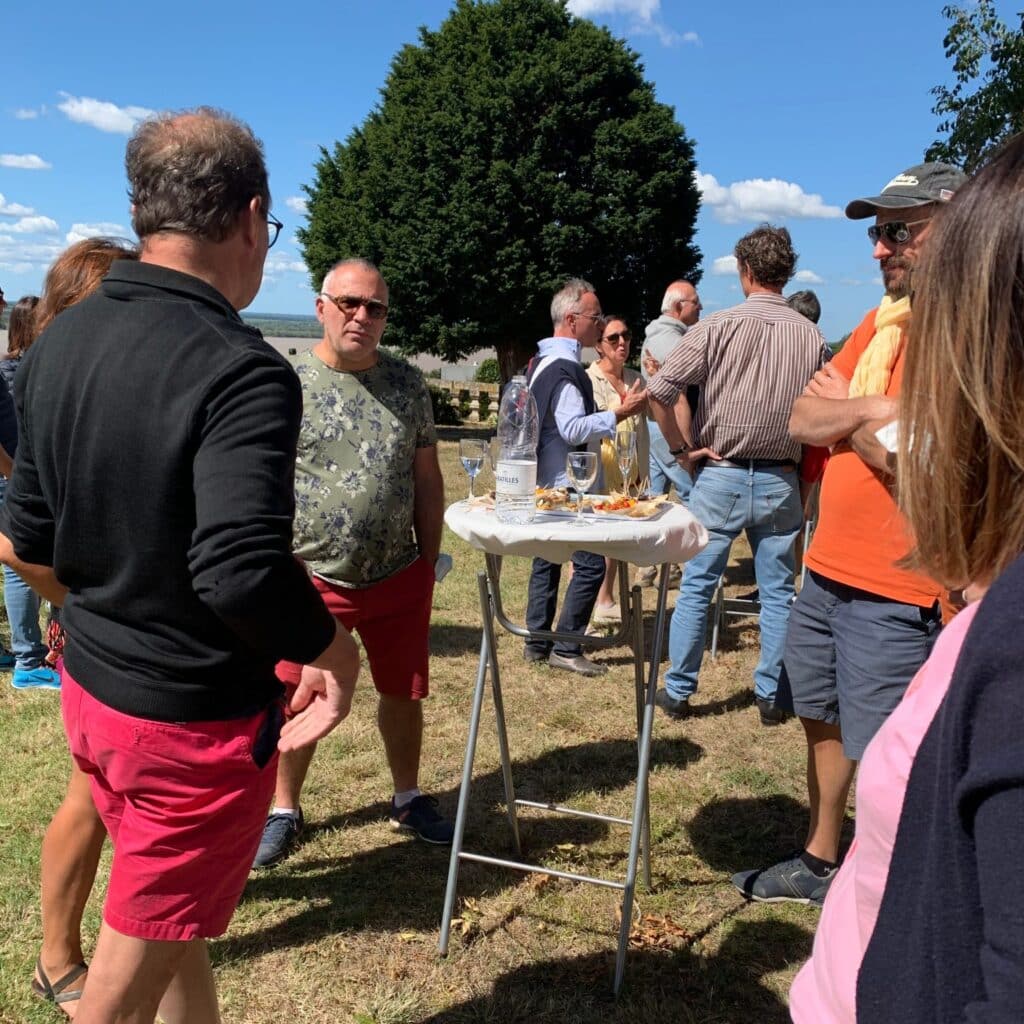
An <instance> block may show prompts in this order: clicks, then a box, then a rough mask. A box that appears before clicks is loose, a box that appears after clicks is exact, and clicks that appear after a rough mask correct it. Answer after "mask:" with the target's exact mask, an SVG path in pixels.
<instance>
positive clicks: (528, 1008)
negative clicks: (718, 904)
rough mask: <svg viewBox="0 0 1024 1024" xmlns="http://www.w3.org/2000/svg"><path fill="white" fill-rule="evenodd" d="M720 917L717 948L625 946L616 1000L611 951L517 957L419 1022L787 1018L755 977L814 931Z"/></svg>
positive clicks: (802, 954)
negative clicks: (532, 959) (486, 986)
mask: <svg viewBox="0 0 1024 1024" xmlns="http://www.w3.org/2000/svg"><path fill="white" fill-rule="evenodd" d="M725 927H726V928H727V933H726V935H725V938H724V940H723V942H722V945H721V947H720V948H719V950H718V951H717V953H716V954H715V955H713V956H708V957H701V956H698V955H697V954H695V953H694V952H692V951H691V950H690V949H688V948H680V949H676V950H673V951H671V952H662V951H654V950H631V951H630V953H629V957H628V959H627V962H626V975H625V980H624V982H623V987H622V991H621V993H620V997H619V999H618V1000H615V999H614V998H613V996H612V994H611V979H612V974H613V970H614V955H613V954H611V953H601V954H589V955H586V956H578V957H566V958H564V959H561V960H549V961H544V962H540V963H533V964H528V965H524V966H523V967H517V968H516V969H515V970H512V971H510V972H508V973H507V974H504V975H502V976H501V977H499V978H498V979H497V980H496V981H495V983H494V986H493V988H492V989H491V991H489V992H487V993H486V994H484V995H480V996H477V997H476V998H474V999H472V1000H470V1001H469V1002H465V1003H462V1004H460V1005H458V1006H454V1007H452V1008H450V1009H447V1010H444V1011H442V1012H440V1013H437V1014H434V1015H433V1016H431V1017H428V1018H425V1019H424V1020H422V1021H421V1022H420V1024H471V1022H483V1021H502V1022H503V1024H584V1022H586V1024H590V1022H591V1021H607V1022H610V1024H611V1022H615V1024H626V1022H630V1024H633V1022H637V1021H643V1022H644V1024H696V1022H700V1024H749V1022H751V1021H756V1022H758V1024H787V1022H788V1021H789V1019H790V1018H789V1011H788V1009H787V1007H786V1004H785V1002H783V1000H782V999H780V998H779V996H778V995H776V994H775V993H774V992H772V991H771V989H769V988H768V987H767V986H766V985H764V984H763V983H762V980H761V979H762V978H763V977H765V976H766V975H768V974H769V973H771V972H772V971H776V970H780V969H783V968H785V967H786V966H788V965H789V964H791V963H792V962H794V961H798V960H801V959H805V958H806V957H807V956H808V955H809V954H810V946H811V938H810V936H809V935H808V934H807V932H806V931H805V930H804V929H802V928H800V927H798V926H797V925H795V924H792V923H790V922H786V921H774V920H758V921H749V920H735V921H732V922H731V923H730V924H728V925H726V926H725ZM467 955H469V956H471V955H472V953H471V952H470V953H468V954H467Z"/></svg>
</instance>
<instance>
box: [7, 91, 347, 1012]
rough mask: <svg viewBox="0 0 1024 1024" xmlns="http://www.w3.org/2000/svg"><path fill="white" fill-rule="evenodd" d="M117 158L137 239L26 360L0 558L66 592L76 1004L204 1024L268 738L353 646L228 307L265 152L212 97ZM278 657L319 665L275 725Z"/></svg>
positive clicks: (257, 228)
mask: <svg viewBox="0 0 1024 1024" xmlns="http://www.w3.org/2000/svg"><path fill="white" fill-rule="evenodd" d="M126 162H127V170H128V178H129V185H130V193H131V199H132V203H133V206H132V219H133V226H134V228H135V231H136V233H137V234H138V236H139V238H140V240H141V258H140V261H139V262H138V263H128V262H127V261H120V262H122V263H123V264H124V265H123V266H115V267H114V268H113V269H112V270H111V271H110V273H109V274H108V275H107V277H106V278H105V279H104V282H103V284H102V285H101V287H100V289H99V291H98V292H97V293H95V294H94V295H93V296H91V297H89V298H87V299H85V300H84V301H82V302H81V303H79V304H78V305H76V306H74V307H72V308H71V309H70V310H68V311H67V312H66V313H64V314H62V315H61V316H59V317H58V318H57V319H56V320H55V321H54V323H53V324H52V325H51V326H50V327H49V328H48V329H47V330H46V331H45V332H44V334H43V335H42V337H41V338H40V339H39V341H38V342H37V343H36V344H35V345H34V346H33V348H32V350H31V351H30V352H29V354H28V355H27V356H26V358H25V361H24V363H23V365H22V367H21V371H20V372H19V374H18V380H17V384H16V389H15V390H16V394H15V400H16V404H17V408H18V416H19V423H20V445H19V450H18V457H17V462H16V468H15V472H14V475H13V477H12V479H11V482H10V485H9V489H8V492H7V500H6V504H5V506H4V508H3V510H2V512H0V531H2V533H3V535H4V538H3V544H2V545H0V560H3V561H4V562H6V563H7V564H10V565H12V566H13V567H14V568H15V569H16V570H17V571H19V572H20V573H22V574H23V575H24V577H25V578H26V579H27V580H28V581H29V582H30V583H32V584H33V585H34V586H35V587H36V588H37V589H38V590H39V591H40V592H41V593H43V594H44V596H48V597H50V599H51V600H53V601H54V602H55V603H57V604H63V615H62V621H63V623H64V626H65V628H66V630H67V634H68V643H67V647H66V649H65V669H64V677H63V687H62V690H63V693H62V704H63V712H64V722H65V728H66V731H67V734H68V742H69V745H70V747H71V752H72V754H73V756H74V758H75V760H76V762H77V764H78V765H79V767H80V768H81V769H82V770H83V771H85V772H86V773H87V774H88V775H89V776H90V780H91V783H92V793H93V799H94V801H95V803H96V806H97V809H98V810H99V812H100V815H101V817H102V818H103V820H104V824H105V825H106V827H107V829H108V831H109V833H110V835H111V838H112V840H113V844H114V858H113V863H112V867H111V878H110V885H109V888H108V895H107V900H106V903H105V905H104V923H103V926H102V929H101V931H100V936H99V940H98V943H97V946H96V952H95V955H94V957H93V961H92V965H91V967H90V968H89V976H88V981H87V983H86V985H85V990H84V994H83V996H82V999H81V1002H80V1003H79V1007H78V1011H77V1014H76V1020H78V1021H79V1024H97V1022H106V1021H110V1020H118V1021H124V1022H133V1024H134V1022H140V1024H141V1022H143V1021H145V1022H146V1024H150V1022H152V1021H153V1019H154V1017H155V1016H156V1014H157V1012H158V1010H159V1014H160V1017H161V1019H162V1020H164V1021H165V1022H167V1024H179V1022H184V1021H188V1022H189V1024H216V1022H218V1021H219V1019H220V1018H219V1014H218V1010H217V1001H216V993H215V990H214V985H213V976H212V973H211V971H210V965H209V959H208V956H207V952H206V944H205V940H206V938H208V937H212V936H216V935H219V934H221V933H223V931H224V930H225V929H226V927H227V924H228V922H229V920H230V918H231V915H232V913H233V912H234V908H235V906H236V904H237V902H238V898H239V896H240V895H241V891H242V887H243V886H244V884H245V878H246V874H247V872H248V869H249V865H250V864H251V863H252V858H253V854H254V853H255V850H256V846H257V843H258V842H259V836H260V832H261V829H262V825H263V818H264V815H265V814H266V809H267V805H268V803H269V799H270V795H271V793H272V791H273V785H274V776H275V768H276V760H277V749H278V745H280V748H281V749H294V748H295V747H296V746H299V745H302V744H304V743H308V742H312V741H314V740H316V739H318V738H319V737H321V736H323V735H326V733H328V732H329V731H330V730H331V729H332V728H333V727H334V726H335V725H336V724H337V723H338V722H339V721H341V719H342V718H344V716H345V715H346V714H347V713H348V710H349V705H350V702H351V697H352V689H353V687H354V685H355V680H356V675H357V673H358V667H359V661H358V654H357V651H356V648H355V645H354V643H353V641H352V639H351V637H350V636H349V635H348V633H347V632H346V631H345V630H343V629H342V628H340V627H339V626H338V625H337V624H336V623H335V621H334V619H333V618H332V617H331V616H330V615H329V614H328V613H327V611H326V609H325V608H324V605H323V602H322V601H321V600H320V598H319V596H318V595H317V593H316V591H315V590H314V589H313V586H312V584H311V583H310V581H309V580H308V578H307V577H306V574H305V572H304V570H303V569H302V568H301V566H300V565H299V564H298V563H297V562H296V561H295V559H294V558H293V557H292V555H291V530H292V516H293V512H294V492H293V483H292V475H293V469H294V461H295V448H296V440H297V436H298V429H299V422H300V416H301V410H302V396H301V390H300V387H299V382H298V380H297V379H296V377H295V374H294V372H293V371H292V369H291V368H290V366H289V365H288V364H287V362H286V361H285V360H284V359H283V358H281V357H280V356H278V355H277V354H276V353H275V352H273V351H272V350H271V349H270V347H269V346H267V345H266V343H265V342H264V341H263V339H262V338H261V336H260V334H259V332H258V331H255V330H253V329H251V328H248V327H246V326H245V325H244V324H243V323H242V321H241V319H240V318H239V316H238V313H237V310H239V309H242V308H244V307H245V306H247V305H248V304H249V303H250V302H251V301H252V300H253V298H254V297H255V295H256V293H257V291H258V289H259V286H260V282H261V279H262V272H263V263H264V260H265V259H266V254H267V250H268V249H269V247H270V245H271V244H273V240H274V239H275V238H276V235H277V230H278V229H279V227H280V225H279V224H277V223H276V222H275V221H274V219H273V218H272V217H271V216H270V214H269V204H270V194H269V189H268V184H267V173H266V167H265V165H264V161H263V153H262V146H261V145H260V143H259V141H258V140H257V139H256V138H255V137H254V136H253V135H252V133H251V131H250V130H249V129H248V127H247V126H245V125H244V124H242V123H240V122H238V121H236V120H234V119H233V118H230V117H228V116H226V115H223V114H220V113H218V112H216V111H212V110H208V109H200V110H197V111H194V112H188V113H184V114H178V115H167V116H163V117H159V118H155V119H153V120H150V121H147V122H144V123H143V124H142V125H141V126H140V127H139V128H138V129H137V131H136V133H135V135H134V136H133V138H132V139H131V141H130V142H129V143H128V152H127V161H126ZM282 658H287V659H289V660H293V661H297V662H301V663H302V664H304V665H308V666H312V667H310V668H307V669H305V670H304V674H303V679H302V684H301V685H300V687H299V691H298V693H297V695H296V698H295V700H294V701H293V705H292V706H293V709H294V710H296V711H298V712H299V713H298V714H297V715H296V717H295V718H294V719H293V720H292V721H291V722H290V723H289V724H288V725H286V726H284V728H283V729H282V728H281V719H282V713H281V711H282V709H281V701H280V694H281V688H280V685H279V684H278V682H277V681H276V679H275V676H274V664H275V662H276V661H277V660H279V659H282ZM279 737H280V742H279Z"/></svg>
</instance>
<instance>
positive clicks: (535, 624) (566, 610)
mask: <svg viewBox="0 0 1024 1024" xmlns="http://www.w3.org/2000/svg"><path fill="white" fill-rule="evenodd" d="M561 576H562V567H561V566H560V565H559V564H558V563H557V562H548V561H546V560H545V559H543V558H535V559H534V560H533V572H531V573H530V589H529V597H528V599H527V604H526V625H527V628H529V629H551V623H552V621H553V620H554V617H555V605H556V603H557V602H558V581H559V580H560V579H561ZM603 579H604V558H603V557H602V556H601V555H595V554H593V553H592V552H590V551H574V552H573V554H572V579H571V580H570V581H569V586H568V588H567V589H566V591H565V601H564V603H563V604H562V614H561V615H560V616H559V619H558V625H557V626H556V627H555V628H556V630H558V632H560V633H563V632H564V633H579V634H580V635H582V634H583V631H584V630H585V629H586V628H587V623H588V622H589V621H590V613H591V612H592V611H593V610H594V603H595V602H596V601H597V592H598V591H599V590H600V589H601V581H602V580H603ZM526 649H527V650H529V651H534V652H536V653H537V654H544V655H547V654H550V653H551V652H552V650H553V651H554V653H555V654H561V655H564V656H565V657H567V658H572V657H575V655H577V654H579V653H580V650H581V648H580V645H579V644H573V643H568V642H567V641H565V640H559V641H558V642H557V643H556V644H554V646H552V644H551V641H550V640H527V641H526Z"/></svg>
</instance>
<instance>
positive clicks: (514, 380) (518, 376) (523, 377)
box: [512, 373, 526, 384]
mask: <svg viewBox="0 0 1024 1024" xmlns="http://www.w3.org/2000/svg"><path fill="white" fill-rule="evenodd" d="M520 381H522V382H523V383H524V384H525V383H526V374H525V373H517V374H516V375H515V376H514V377H513V378H512V383H513V384H518V383H519V382H520Z"/></svg>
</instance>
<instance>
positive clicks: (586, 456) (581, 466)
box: [565, 452, 597, 526]
mask: <svg viewBox="0 0 1024 1024" xmlns="http://www.w3.org/2000/svg"><path fill="white" fill-rule="evenodd" d="M565 473H566V475H567V476H568V477H569V483H571V484H572V485H573V487H575V488H576V493H577V495H578V498H579V504H578V505H577V506H576V520H575V523H576V525H577V526H583V525H584V523H583V500H584V498H586V496H587V491H588V490H590V488H591V486H592V485H593V483H594V481H595V480H596V479H597V453H596V452H569V454H568V456H566V459H565Z"/></svg>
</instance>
